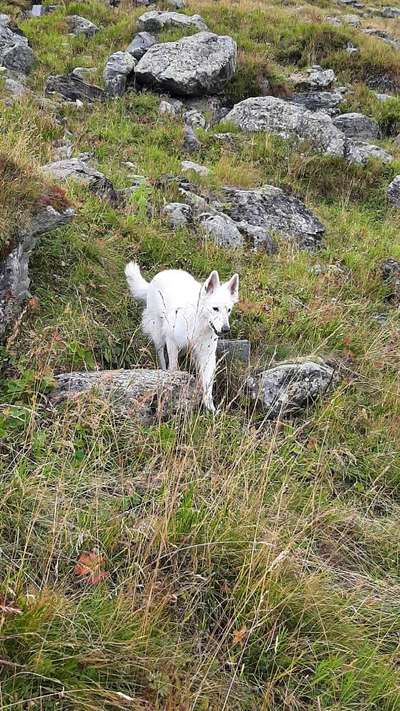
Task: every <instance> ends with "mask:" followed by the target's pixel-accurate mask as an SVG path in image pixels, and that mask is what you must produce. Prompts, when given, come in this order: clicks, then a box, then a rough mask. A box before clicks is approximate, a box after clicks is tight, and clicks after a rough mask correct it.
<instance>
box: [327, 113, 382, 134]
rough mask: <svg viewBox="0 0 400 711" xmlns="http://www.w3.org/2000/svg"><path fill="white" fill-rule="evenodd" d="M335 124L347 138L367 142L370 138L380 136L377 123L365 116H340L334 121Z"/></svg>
mask: <svg viewBox="0 0 400 711" xmlns="http://www.w3.org/2000/svg"><path fill="white" fill-rule="evenodd" d="M333 123H334V125H335V126H336V128H338V129H339V130H340V131H343V133H344V135H345V136H346V137H347V138H355V139H357V140H360V141H364V140H366V141H367V140H368V139H369V138H379V135H380V131H379V126H378V124H377V123H376V121H374V120H373V119H371V118H369V117H368V116H365V115H364V114H358V113H348V114H340V116H336V117H335V118H334V119H333Z"/></svg>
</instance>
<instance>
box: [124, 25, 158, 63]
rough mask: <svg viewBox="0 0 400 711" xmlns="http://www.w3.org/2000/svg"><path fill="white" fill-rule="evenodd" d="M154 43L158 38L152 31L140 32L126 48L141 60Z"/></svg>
mask: <svg viewBox="0 0 400 711" xmlns="http://www.w3.org/2000/svg"><path fill="white" fill-rule="evenodd" d="M153 44H156V38H155V37H154V36H153V35H151V34H150V32H138V33H137V34H136V35H135V36H134V38H133V40H132V42H131V43H130V44H129V45H128V47H127V48H126V51H127V52H129V54H131V55H132V57H135V59H137V60H139V59H141V58H142V57H143V55H144V54H146V52H147V50H148V49H149V48H150V47H152V46H153Z"/></svg>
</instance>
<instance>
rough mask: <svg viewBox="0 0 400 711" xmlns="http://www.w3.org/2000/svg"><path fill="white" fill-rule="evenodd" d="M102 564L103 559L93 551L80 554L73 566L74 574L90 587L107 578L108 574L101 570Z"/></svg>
mask: <svg viewBox="0 0 400 711" xmlns="http://www.w3.org/2000/svg"><path fill="white" fill-rule="evenodd" d="M103 563H104V558H103V557H102V556H101V555H99V554H98V553H96V552H95V551H90V552H89V553H81V555H80V556H79V558H78V562H77V563H76V565H75V566H74V573H75V575H76V576H77V577H81V578H83V579H84V580H85V582H87V583H89V584H90V585H97V583H99V582H100V581H101V580H104V578H107V577H108V573H107V572H106V571H105V570H102V565H103Z"/></svg>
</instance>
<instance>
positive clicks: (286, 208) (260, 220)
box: [224, 185, 325, 248]
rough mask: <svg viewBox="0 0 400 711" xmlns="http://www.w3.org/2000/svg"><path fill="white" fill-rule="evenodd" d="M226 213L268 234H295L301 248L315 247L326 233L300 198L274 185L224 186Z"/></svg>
mask: <svg viewBox="0 0 400 711" xmlns="http://www.w3.org/2000/svg"><path fill="white" fill-rule="evenodd" d="M224 194H225V208H224V209H225V212H226V213H227V214H228V215H229V216H230V217H231V218H232V220H234V221H235V222H237V223H242V222H247V223H248V224H249V225H252V226H253V227H261V228H263V229H264V230H266V232H267V234H271V233H278V234H280V235H282V236H284V237H290V238H291V237H294V238H296V240H297V241H298V242H299V244H300V246H301V247H304V248H315V247H318V246H319V245H320V243H321V239H322V236H323V234H324V232H325V228H324V226H323V224H322V223H321V222H320V221H319V220H318V218H317V217H316V216H315V215H314V214H313V213H312V212H311V210H309V209H308V208H307V207H306V206H305V205H304V203H302V202H301V200H299V198H297V197H295V196H294V195H288V194H287V193H285V192H284V191H283V190H281V189H280V188H276V187H274V186H273V185H264V186H263V187H262V188H256V189H254V190H239V189H237V188H225V190H224Z"/></svg>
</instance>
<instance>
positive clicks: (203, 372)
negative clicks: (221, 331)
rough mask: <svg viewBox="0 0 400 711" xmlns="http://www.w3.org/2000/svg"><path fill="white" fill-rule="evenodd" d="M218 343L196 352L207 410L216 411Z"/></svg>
mask: <svg viewBox="0 0 400 711" xmlns="http://www.w3.org/2000/svg"><path fill="white" fill-rule="evenodd" d="M215 353H216V345H215V347H214V344H213V345H211V346H209V347H208V348H204V347H203V348H201V350H200V351H199V352H198V353H197V354H196V356H197V363H198V372H199V377H200V381H201V387H202V390H203V403H204V405H205V407H206V408H207V410H210V411H211V412H213V413H214V412H215V406H214V401H213V385H214V377H215V369H216V355H215Z"/></svg>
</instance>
